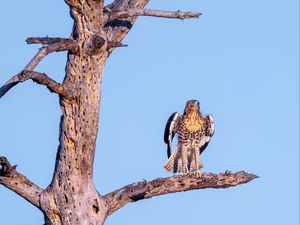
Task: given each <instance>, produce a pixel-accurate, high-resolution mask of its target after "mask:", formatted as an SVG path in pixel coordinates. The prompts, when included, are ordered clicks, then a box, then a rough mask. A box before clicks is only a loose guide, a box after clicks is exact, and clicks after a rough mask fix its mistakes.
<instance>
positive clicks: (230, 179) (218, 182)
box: [105, 171, 258, 214]
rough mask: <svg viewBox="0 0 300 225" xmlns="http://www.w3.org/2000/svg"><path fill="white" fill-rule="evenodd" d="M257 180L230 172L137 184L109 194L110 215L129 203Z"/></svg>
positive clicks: (239, 173) (253, 176)
mask: <svg viewBox="0 0 300 225" xmlns="http://www.w3.org/2000/svg"><path fill="white" fill-rule="evenodd" d="M255 178H258V177H257V176H256V175H254V174H249V173H246V172H244V171H241V172H237V173H234V174H233V173H231V172H229V171H226V172H225V173H220V174H213V173H204V174H202V176H201V177H200V178H199V177H198V176H197V174H186V175H179V176H172V177H168V178H158V179H155V180H152V181H141V182H136V183H133V184H130V185H127V186H125V187H123V188H120V189H119V190H116V191H114V192H111V193H109V194H107V195H106V196H105V198H106V200H107V202H109V212H108V213H109V214H112V213H113V212H115V211H116V210H118V209H119V208H121V207H123V206H125V205H126V204H127V203H129V202H136V201H139V200H142V199H148V198H152V197H154V196H158V195H164V194H170V193H175V192H180V191H189V190H194V189H205V188H229V187H234V186H236V185H239V184H244V183H247V182H249V181H251V180H253V179H255Z"/></svg>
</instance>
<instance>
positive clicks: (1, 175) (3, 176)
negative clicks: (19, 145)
mask: <svg viewBox="0 0 300 225" xmlns="http://www.w3.org/2000/svg"><path fill="white" fill-rule="evenodd" d="M0 166H1V169H0V184H2V185H4V186H5V187H7V188H9V189H10V190H12V191H13V192H15V193H16V194H18V195H20V196H21V197H23V198H24V199H26V200H27V201H28V202H30V203H31V204H33V205H34V206H36V207H38V208H39V207H40V202H39V199H40V194H41V193H42V191H43V189H42V188H40V187H39V186H37V185H36V184H34V183H32V182H31V181H30V180H28V179H27V178H26V177H25V176H24V175H22V174H20V173H19V172H17V171H16V166H11V165H10V163H9V161H8V160H7V159H6V158H5V157H3V156H1V157H0Z"/></svg>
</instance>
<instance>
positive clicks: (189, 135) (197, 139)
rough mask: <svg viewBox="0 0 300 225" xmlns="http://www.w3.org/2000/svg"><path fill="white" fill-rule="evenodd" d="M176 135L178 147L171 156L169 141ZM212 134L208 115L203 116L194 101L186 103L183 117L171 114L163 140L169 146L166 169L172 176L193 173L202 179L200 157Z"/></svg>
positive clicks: (212, 130) (212, 126)
mask: <svg viewBox="0 0 300 225" xmlns="http://www.w3.org/2000/svg"><path fill="white" fill-rule="evenodd" d="M176 133H178V144H177V146H176V148H175V150H174V152H173V154H172V155H171V148H172V139H173V137H174V135H175V134H176ZM213 134H214V120H213V117H212V115H211V114H207V115H205V116H202V115H201V113H200V103H199V101H197V100H189V101H187V103H186V105H185V109H184V113H183V115H179V113H177V112H175V113H173V114H172V115H171V116H170V118H169V119H168V122H167V124H166V128H165V133H164V141H165V143H166V144H167V145H168V149H167V153H168V158H169V159H168V161H167V162H166V164H165V169H166V170H167V171H170V172H173V173H183V174H185V173H194V172H196V174H197V176H201V168H202V167H203V165H202V162H201V160H200V154H201V153H202V152H203V151H204V149H205V148H206V147H207V145H208V143H209V141H210V138H211V137H212V135H213Z"/></svg>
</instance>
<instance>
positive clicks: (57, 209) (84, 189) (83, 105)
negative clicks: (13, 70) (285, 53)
mask: <svg viewBox="0 0 300 225" xmlns="http://www.w3.org/2000/svg"><path fill="white" fill-rule="evenodd" d="M65 2H66V3H67V4H68V5H69V6H70V12H71V16H72V18H73V19H74V27H73V32H72V35H71V38H70V39H63V38H48V37H46V38H29V39H28V40H27V42H28V43H30V44H33V43H41V44H44V45H45V46H44V47H43V48H42V49H41V50H40V51H39V52H38V53H37V55H36V56H35V57H34V58H33V59H32V60H31V61H30V62H29V63H28V65H27V66H26V67H25V68H24V70H23V71H21V72H20V73H19V74H17V75H15V76H13V77H12V78H11V79H10V80H9V81H8V82H7V83H6V84H5V85H4V86H2V87H1V88H0V98H1V97H2V96H3V95H4V94H5V93H6V92H7V91H9V89H10V88H12V87H13V86H14V85H16V84H18V83H20V82H23V81H25V80H28V79H32V80H33V81H35V82H37V83H39V84H42V85H45V86H46V87H47V88H48V89H49V90H50V91H52V92H54V93H56V94H58V95H59V98H60V107H61V111H62V116H61V122H60V137H59V140H60V145H59V147H58V152H57V158H56V165H55V171H54V175H53V179H52V182H51V184H50V185H49V186H48V187H47V188H46V189H45V190H43V189H41V188H39V187H38V186H37V185H35V184H34V183H32V182H31V181H29V180H28V179H27V178H26V177H25V176H24V175H22V174H20V173H18V172H17V171H16V168H15V167H14V166H11V165H10V163H9V162H8V160H7V159H6V158H5V157H0V165H1V170H0V184H2V185H4V186H6V187H8V188H10V189H11V190H13V191H14V192H16V193H17V194H19V195H21V196H22V197H24V198H25V199H26V200H27V201H29V202H30V203H32V204H33V205H34V206H36V207H38V208H39V209H41V210H42V212H43V213H44V215H45V222H46V224H55V225H76V224H81V225H84V224H86V225H96V224H104V222H105V219H106V217H107V216H108V215H109V214H111V213H113V212H114V211H116V210H117V209H119V208H121V207H123V206H124V205H126V204H127V203H128V202H132V201H137V200H141V199H146V198H151V197H152V196H156V195H161V194H167V193H173V192H178V191H186V190H191V189H201V188H209V187H213V188H226V187H230V186H235V185H238V184H241V183H245V182H248V181H250V180H252V179H254V178H256V176H255V175H252V174H247V173H245V172H241V173H236V174H232V173H226V174H219V175H215V174H205V175H203V177H201V178H196V177H193V176H188V175H184V176H174V177H170V178H164V179H157V180H154V181H150V182H138V183H134V184H132V185H128V186H125V187H124V188H122V189H120V190H116V191H114V192H112V193H110V194H108V195H106V196H102V195H100V194H99V193H98V192H97V190H96V188H95V187H94V184H93V162H94V155H95V149H96V138H97V133H98V123H99V112H100V96H101V95H100V93H101V80H102V72H103V68H104V65H105V61H106V60H107V58H108V56H109V55H110V53H111V52H112V50H113V49H114V48H115V47H119V46H123V45H122V43H121V41H122V39H123V38H124V37H125V35H126V34H127V32H128V31H129V30H130V29H131V27H132V25H133V23H134V22H135V20H136V18H137V17H138V16H155V17H166V18H177V19H187V18H195V17H198V16H199V15H200V14H199V13H194V12H180V11H176V12H168V11H159V10H146V9H144V6H145V5H146V4H147V3H148V0H115V2H113V3H112V4H110V5H108V6H106V7H104V6H103V1H101V0H65ZM65 50H68V51H69V53H68V61H67V66H66V75H65V79H64V81H63V83H62V84H59V83H57V82H56V81H54V80H52V79H51V78H49V76H48V75H46V74H43V73H39V72H35V71H33V70H34V68H35V67H36V65H37V64H38V63H39V62H40V61H41V60H42V59H43V57H45V56H46V55H47V54H50V53H52V52H55V51H65Z"/></svg>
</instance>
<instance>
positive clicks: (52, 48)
mask: <svg viewBox="0 0 300 225" xmlns="http://www.w3.org/2000/svg"><path fill="white" fill-rule="evenodd" d="M40 39H41V38H40ZM76 46H77V44H76V42H75V41H74V40H68V39H63V38H62V39H61V41H60V42H55V43H53V44H49V45H47V46H44V47H42V48H41V49H40V50H39V51H38V53H37V54H36V55H35V56H34V57H33V58H32V59H31V60H30V62H29V63H28V64H27V65H26V66H25V68H24V70H26V71H32V70H33V69H34V68H35V67H36V66H37V65H38V64H39V63H40V61H41V60H42V59H43V58H44V57H45V56H47V55H48V54H50V53H52V52H59V51H66V50H75V49H76ZM20 74H21V73H20ZM20 74H17V75H15V76H14V77H12V78H11V79H10V80H9V81H7V82H6V83H5V84H4V85H3V86H2V87H1V88H0V98H1V97H2V96H3V95H5V94H6V92H8V91H9V90H10V89H11V88H12V87H14V86H15V85H17V84H18V83H19V82H22V80H18V79H17V77H18V76H19V75H20Z"/></svg>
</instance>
